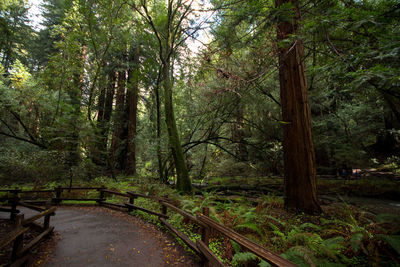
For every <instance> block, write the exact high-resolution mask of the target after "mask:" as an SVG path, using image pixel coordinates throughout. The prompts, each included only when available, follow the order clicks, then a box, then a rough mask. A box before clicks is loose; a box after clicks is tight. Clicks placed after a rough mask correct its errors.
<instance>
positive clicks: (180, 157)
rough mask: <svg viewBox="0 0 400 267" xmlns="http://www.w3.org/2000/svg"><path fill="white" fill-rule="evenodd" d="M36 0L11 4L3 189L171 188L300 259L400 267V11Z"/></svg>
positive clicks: (236, 260)
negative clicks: (35, 10) (34, 7)
mask: <svg viewBox="0 0 400 267" xmlns="http://www.w3.org/2000/svg"><path fill="white" fill-rule="evenodd" d="M36 4H37V5H39V10H40V14H36V15H32V14H31V13H30V9H32V7H31V6H32V3H31V2H30V1H27V0H0V60H1V65H0V74H1V75H0V185H1V187H2V188H4V189H5V188H17V187H18V188H21V187H22V188H30V189H46V188H54V187H56V186H64V187H74V186H75V187H77V186H107V187H108V188H113V189H115V190H136V191H137V192H140V193H143V194H151V195H159V196H165V195H168V197H169V198H170V199H172V200H173V201H175V202H176V205H178V206H180V207H182V208H184V209H185V210H189V211H190V212H191V213H193V214H195V213H196V212H198V211H200V210H201V209H200V208H201V207H204V206H208V207H211V208H210V216H211V218H213V219H214V220H216V221H218V222H219V223H221V224H223V225H225V226H228V227H230V228H232V229H234V230H235V231H237V232H239V233H241V234H244V235H246V236H248V237H249V238H251V239H252V240H254V241H255V242H256V243H258V244H260V245H262V246H263V247H266V248H268V249H271V250H272V251H275V252H276V253H278V254H280V255H282V256H283V257H284V258H286V259H289V260H291V261H293V262H294V263H296V264H298V265H300V266H357V265H358V266H360V265H361V266H397V265H398V264H400V258H399V254H400V227H399V225H400V219H399V218H400V216H399V215H400V1H399V0H362V1H361V0H275V1H271V0H247V1H246V0H164V1H160V0H152V1H150V0H149V1H146V0H86V1H83V0H42V1H38V2H37V3H36ZM115 201H116V202H118V199H116V200H115ZM144 205H149V206H151V205H152V204H151V203H150V202H149V203H147V202H144ZM134 213H135V214H136V215H137V216H139V217H141V218H143V219H144V220H147V221H149V222H152V221H153V219H154V218H152V217H151V216H150V215H146V214H144V213H141V212H140V211H134ZM181 222H182V220H181V218H179V217H177V218H175V219H174V223H175V224H176V225H177V227H178V226H179V227H181V228H182V231H185V232H186V233H187V234H188V235H189V236H191V235H195V234H196V233H195V231H194V230H193V229H192V230H191V228H190V227H189V226H185V224H182V223H181ZM210 248H211V249H212V251H214V253H216V254H217V255H218V256H219V258H220V259H221V260H222V261H223V262H224V263H225V264H227V265H229V266H268V263H266V262H265V261H262V260H260V259H259V258H258V257H257V256H255V255H254V254H252V253H250V252H246V251H243V250H241V249H240V247H238V246H237V244H235V243H234V242H232V243H229V242H225V241H224V240H223V239H218V238H215V240H214V241H213V242H211V243H210Z"/></svg>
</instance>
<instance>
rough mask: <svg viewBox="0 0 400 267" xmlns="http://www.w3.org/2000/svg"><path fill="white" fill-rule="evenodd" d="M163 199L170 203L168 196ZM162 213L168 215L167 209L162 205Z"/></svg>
mask: <svg viewBox="0 0 400 267" xmlns="http://www.w3.org/2000/svg"><path fill="white" fill-rule="evenodd" d="M163 198H164V199H165V200H166V201H168V196H163ZM161 213H162V214H164V215H167V207H166V206H164V205H161Z"/></svg>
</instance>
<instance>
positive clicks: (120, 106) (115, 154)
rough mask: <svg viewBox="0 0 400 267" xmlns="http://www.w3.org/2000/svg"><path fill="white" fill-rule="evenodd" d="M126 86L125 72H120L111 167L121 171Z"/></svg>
mask: <svg viewBox="0 0 400 267" xmlns="http://www.w3.org/2000/svg"><path fill="white" fill-rule="evenodd" d="M125 85H126V77H125V71H120V72H118V87H117V95H116V101H115V113H114V131H113V137H112V141H111V164H112V165H113V166H111V167H112V168H116V169H119V170H121V168H122V165H123V164H122V163H123V162H122V161H123V158H122V157H121V155H122V150H123V145H122V142H123V140H124V137H123V136H124V118H125V116H124V115H125V114H124V111H125V108H124V105H125Z"/></svg>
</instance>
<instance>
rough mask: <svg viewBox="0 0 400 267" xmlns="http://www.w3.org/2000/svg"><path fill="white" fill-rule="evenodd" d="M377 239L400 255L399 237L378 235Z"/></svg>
mask: <svg viewBox="0 0 400 267" xmlns="http://www.w3.org/2000/svg"><path fill="white" fill-rule="evenodd" d="M378 237H379V238H380V239H382V240H383V241H385V242H386V243H388V244H389V246H391V247H392V248H393V249H394V250H395V251H396V252H397V254H399V255H400V235H378Z"/></svg>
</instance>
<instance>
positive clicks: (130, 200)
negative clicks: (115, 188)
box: [128, 196, 135, 213]
mask: <svg viewBox="0 0 400 267" xmlns="http://www.w3.org/2000/svg"><path fill="white" fill-rule="evenodd" d="M134 202H135V197H132V196H130V197H129V204H132V205H133V204H134ZM132 211H133V208H132V207H130V206H128V212H129V213H131V212H132Z"/></svg>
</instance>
